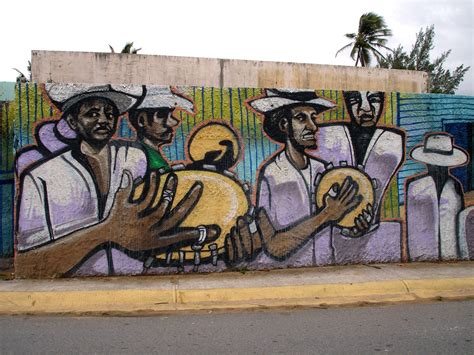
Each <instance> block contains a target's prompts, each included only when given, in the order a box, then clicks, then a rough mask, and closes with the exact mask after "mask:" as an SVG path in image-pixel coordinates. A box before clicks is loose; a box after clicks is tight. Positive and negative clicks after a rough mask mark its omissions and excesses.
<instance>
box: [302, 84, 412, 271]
mask: <svg viewBox="0 0 474 355" xmlns="http://www.w3.org/2000/svg"><path fill="white" fill-rule="evenodd" d="M343 96H344V103H345V106H346V109H347V112H348V114H349V117H350V123H348V124H346V123H325V124H321V125H320V127H319V130H318V132H317V133H316V136H317V139H318V142H319V144H318V148H317V149H316V150H311V151H309V154H311V155H317V156H319V157H321V158H322V159H324V160H327V161H329V162H331V163H332V164H333V165H334V166H339V167H343V166H344V167H345V166H352V167H357V168H358V169H360V170H363V171H364V172H365V173H366V174H367V175H368V176H369V177H370V178H371V179H372V182H373V185H374V193H375V199H374V218H373V220H372V221H371V228H370V229H369V230H368V231H365V233H364V234H362V233H360V232H357V233H354V230H351V231H350V232H349V233H347V232H344V231H343V230H340V229H339V228H334V229H333V230H332V240H333V248H334V254H335V261H336V263H340V264H345V263H366V262H397V261H400V260H401V224H400V222H399V221H390V222H388V221H384V222H380V216H381V210H382V203H383V197H384V194H385V192H386V190H387V189H388V187H389V184H390V181H391V180H392V178H393V177H394V176H395V175H396V173H397V172H398V170H399V169H400V168H401V166H402V164H403V161H404V157H405V134H404V132H403V131H401V130H399V129H396V128H387V127H382V126H378V125H377V124H378V121H379V119H380V117H381V116H382V114H383V111H384V106H385V93H383V92H380V91H345V92H343Z"/></svg>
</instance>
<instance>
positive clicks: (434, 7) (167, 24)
mask: <svg viewBox="0 0 474 355" xmlns="http://www.w3.org/2000/svg"><path fill="white" fill-rule="evenodd" d="M473 2H474V0H397V1H393V0H376V1H373V0H358V1H354V0H329V1H326V2H323V1H316V0H292V1H279V0H237V1H235V0H234V1H222V0H221V1H218V0H199V1H198V0H167V1H158V0H155V1H152V0H148V1H147V0H133V1H132V0H128V1H125V0H113V1H110V0H79V1H74V2H73V1H64V0H61V1H59V0H42V1H37V0H35V1H30V0H9V1H5V2H2V11H1V14H2V16H1V20H0V33H1V34H2V43H3V45H2V48H3V49H2V53H1V55H0V81H14V80H15V78H16V75H17V74H16V72H15V71H14V70H13V69H12V68H18V69H19V70H21V71H23V72H25V73H26V66H27V63H28V60H29V59H30V58H31V50H62V51H85V52H109V51H110V50H109V46H108V45H109V44H110V45H112V46H113V47H114V48H115V49H116V50H117V51H119V50H120V49H121V48H122V47H123V46H124V44H125V43H126V42H128V41H134V42H135V46H136V47H137V48H142V50H141V51H140V52H139V53H140V54H159V55H170V56H191V57H209V58H232V59H250V60H265V61H278V62H296V63H316V64H332V65H349V66H353V65H354V61H352V60H351V59H350V57H349V51H347V52H343V53H341V54H339V55H338V56H337V57H335V53H336V52H337V50H338V49H339V48H341V47H342V46H344V45H345V44H347V43H348V42H349V41H348V40H347V39H346V38H345V37H344V34H346V33H351V32H357V26H358V21H359V18H360V16H361V15H362V14H364V13H366V12H369V11H372V12H375V13H377V14H379V15H382V16H383V17H384V18H385V21H386V23H387V25H388V27H389V28H391V29H392V31H393V36H392V37H391V38H390V39H389V41H388V47H390V48H394V47H397V46H398V45H399V44H401V45H403V47H404V48H405V49H406V50H407V51H408V50H410V49H411V47H412V45H413V43H414V41H415V37H416V33H417V32H418V31H419V30H420V29H422V28H423V29H424V28H426V27H427V26H429V25H431V24H434V26H435V33H436V37H435V49H434V50H433V51H432V58H435V57H437V56H438V55H439V54H441V53H442V52H444V51H447V50H449V49H451V50H452V52H451V55H450V56H449V57H448V59H447V62H446V65H445V67H446V68H449V69H454V68H456V67H457V66H459V65H461V64H464V65H468V66H471V70H469V72H468V73H467V74H466V76H465V79H464V82H463V83H462V84H461V86H460V87H459V89H458V91H457V92H456V94H460V95H471V96H474V53H473V47H474V5H473Z"/></svg>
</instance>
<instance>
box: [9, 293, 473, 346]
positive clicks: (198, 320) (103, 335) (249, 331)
mask: <svg viewBox="0 0 474 355" xmlns="http://www.w3.org/2000/svg"><path fill="white" fill-rule="evenodd" d="M473 314H474V301H465V302H439V303H433V304H419V305H396V306H385V307H362V308H339V309H306V310H293V311H268V312H253V313H227V314H223V313H219V314H216V313H213V314H200V315H174V316H153V317H151V316H150V317H141V318H138V317H122V318H120V317H84V318H72V317H0V353H2V354H4V353H70V352H73V353H79V352H81V353H91V352H93V353H135V354H136V353H150V352H160V353H191V352H192V353H199V354H201V353H202V354H213V353H214V354H220V353H245V354H252V353H325V354H327V353H334V354H338V353H339V354H340V353H359V354H367V353H381V352H390V353H403V354H406V353H419V354H437V353H438V354H447V353H456V354H462V353H466V354H467V353H469V354H472V353H474V330H473V329H474V318H473Z"/></svg>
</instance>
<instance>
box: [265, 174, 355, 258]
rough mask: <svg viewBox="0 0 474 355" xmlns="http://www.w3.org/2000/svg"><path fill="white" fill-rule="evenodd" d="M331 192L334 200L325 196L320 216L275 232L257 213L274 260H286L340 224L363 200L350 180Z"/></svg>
mask: <svg viewBox="0 0 474 355" xmlns="http://www.w3.org/2000/svg"><path fill="white" fill-rule="evenodd" d="M331 189H332V190H333V191H334V192H335V196H331V195H330V194H329V192H328V193H326V195H325V196H324V207H323V208H322V209H321V210H320V211H319V212H318V213H316V214H314V215H311V216H309V217H306V218H304V219H302V220H300V221H298V222H297V223H296V224H293V225H290V226H288V227H286V228H284V229H281V230H278V231H276V230H275V229H274V228H273V225H272V223H271V221H270V219H269V218H268V215H267V213H266V211H265V210H264V209H260V210H259V211H258V212H257V222H258V229H259V232H260V235H261V238H262V243H263V245H264V248H265V251H266V252H267V254H269V255H270V256H271V257H273V258H274V259H277V260H284V259H285V258H287V257H288V256H289V255H291V254H293V253H294V252H295V251H296V250H298V249H299V248H300V247H301V246H302V245H303V244H304V243H305V242H306V241H307V240H308V239H309V238H311V237H312V236H313V235H314V234H315V233H317V232H319V231H320V230H322V229H324V228H325V227H326V226H328V225H329V224H331V223H335V222H337V221H339V220H341V219H342V218H343V217H344V216H345V215H346V214H347V213H348V212H349V211H351V210H353V209H354V208H355V207H356V206H357V205H358V204H359V203H360V201H361V196H359V195H357V184H356V183H355V182H354V181H353V180H352V179H351V178H350V177H348V178H346V179H345V180H344V182H343V184H342V186H341V187H339V185H338V184H334V185H333V186H332V188H331Z"/></svg>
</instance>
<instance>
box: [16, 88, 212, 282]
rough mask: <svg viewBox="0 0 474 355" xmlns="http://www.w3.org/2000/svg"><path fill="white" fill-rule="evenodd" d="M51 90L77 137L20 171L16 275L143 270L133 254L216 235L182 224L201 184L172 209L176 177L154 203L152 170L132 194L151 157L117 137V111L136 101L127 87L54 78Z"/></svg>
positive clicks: (208, 230) (154, 190) (122, 110)
mask: <svg viewBox="0 0 474 355" xmlns="http://www.w3.org/2000/svg"><path fill="white" fill-rule="evenodd" d="M46 90H47V92H48V96H49V97H50V98H51V100H52V102H53V103H54V104H55V105H56V106H57V107H58V108H59V109H60V110H61V112H62V113H63V116H62V119H61V120H64V121H65V122H67V126H68V127H69V129H70V131H71V132H70V133H71V137H70V138H71V142H70V148H69V149H66V150H61V151H59V152H58V153H57V154H56V155H53V156H52V157H50V158H48V159H47V160H45V161H42V162H39V163H38V164H35V165H33V166H31V167H29V168H28V169H27V170H26V171H25V172H24V173H23V174H22V177H21V181H20V184H21V187H20V196H19V203H18V206H17V225H16V226H17V232H16V246H17V254H16V257H15V266H16V267H15V270H16V273H17V275H18V277H47V276H49V277H51V276H61V275H64V274H66V273H76V274H79V275H84V274H91V275H97V274H107V273H108V274H113V273H114V270H116V271H118V272H119V273H125V274H127V273H128V274H130V273H137V270H141V269H142V265H143V263H142V262H140V261H138V260H135V259H134V258H130V257H129V254H130V255H132V254H133V253H140V252H141V251H143V250H161V249H162V248H166V247H168V246H170V245H174V244H176V243H181V244H183V243H184V244H186V243H190V244H191V243H193V242H195V241H196V240H198V239H199V240H201V239H203V241H204V239H206V237H208V238H209V239H211V240H213V239H215V238H217V236H218V234H219V230H218V228H217V227H213V226H209V227H206V226H204V228H201V229H198V228H187V229H178V228H176V227H177V226H178V225H179V221H180V220H182V218H184V217H183V216H185V215H186V214H187V213H189V212H190V211H191V210H192V208H193V206H194V205H195V204H196V202H197V201H198V199H199V197H200V194H201V192H202V185H199V184H195V185H194V186H193V187H191V189H190V190H189V191H188V193H187V195H186V196H185V197H184V198H183V199H182V201H181V202H180V203H179V204H178V206H179V207H180V208H179V210H175V209H173V210H171V206H172V203H173V200H174V196H175V192H176V186H177V178H176V176H175V175H174V174H170V175H169V177H168V178H167V179H166V181H165V183H164V189H163V193H162V196H161V198H160V200H159V202H158V204H156V203H155V196H156V194H157V191H158V178H157V174H151V176H150V178H149V181H148V185H149V188H148V189H146V191H144V193H143V195H144V196H142V197H141V198H140V199H139V200H138V201H130V199H131V192H132V189H133V188H134V181H136V180H141V179H142V178H143V176H144V175H145V171H146V157H145V154H144V153H143V151H142V150H140V149H137V148H134V147H131V146H130V144H128V143H127V142H123V141H122V142H120V141H114V140H111V138H112V136H113V135H114V133H115V130H116V127H117V120H118V117H119V115H121V114H123V113H124V112H126V111H127V110H128V109H129V108H130V107H132V106H133V105H134V104H135V103H136V100H137V97H134V96H133V95H131V94H130V92H127V88H126V87H125V86H112V85H101V86H90V85H75V84H71V85H63V84H52V85H47V87H46ZM202 229H204V230H202ZM203 232H204V233H203ZM125 252H126V253H125ZM114 264H115V265H114Z"/></svg>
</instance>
